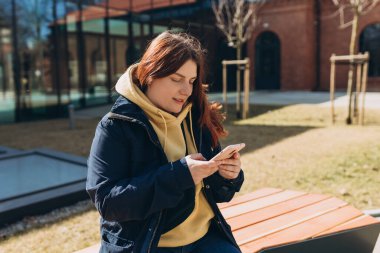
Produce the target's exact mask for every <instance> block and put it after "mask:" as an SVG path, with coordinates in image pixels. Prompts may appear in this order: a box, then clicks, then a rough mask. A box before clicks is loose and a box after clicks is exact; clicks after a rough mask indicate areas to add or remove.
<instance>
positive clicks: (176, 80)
mask: <svg viewBox="0 0 380 253" xmlns="http://www.w3.org/2000/svg"><path fill="white" fill-rule="evenodd" d="M170 79H171V80H172V81H173V82H175V83H179V82H180V81H181V80H180V79H175V78H170Z"/></svg>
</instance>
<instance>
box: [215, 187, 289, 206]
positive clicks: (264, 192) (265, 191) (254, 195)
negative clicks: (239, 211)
mask: <svg viewBox="0 0 380 253" xmlns="http://www.w3.org/2000/svg"><path fill="white" fill-rule="evenodd" d="M282 191H284V190H282V189H277V188H262V189H259V190H257V191H254V192H250V193H247V194H244V195H242V196H239V197H236V198H233V199H232V200H231V201H230V202H228V203H220V204H218V206H219V208H220V209H223V208H226V207H229V206H234V205H238V204H241V203H244V202H248V201H250V200H254V199H258V198H263V197H266V196H269V195H272V194H274V193H278V192H282Z"/></svg>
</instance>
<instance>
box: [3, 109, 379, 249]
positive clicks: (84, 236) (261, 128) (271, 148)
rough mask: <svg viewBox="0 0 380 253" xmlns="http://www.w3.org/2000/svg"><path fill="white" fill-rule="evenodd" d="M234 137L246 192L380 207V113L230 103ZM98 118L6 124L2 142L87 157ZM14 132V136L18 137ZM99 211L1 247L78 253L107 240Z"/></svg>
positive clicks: (62, 221) (7, 241)
mask: <svg viewBox="0 0 380 253" xmlns="http://www.w3.org/2000/svg"><path fill="white" fill-rule="evenodd" d="M228 112H229V116H230V117H229V119H228V120H227V121H226V122H225V126H226V128H227V129H228V130H229V132H230V135H229V137H227V138H226V139H224V140H222V144H223V146H225V145H228V144H233V143H238V142H245V143H246V144H247V147H246V148H245V149H244V150H243V151H242V153H241V155H242V158H241V159H242V167H243V169H244V171H245V175H246V180H245V183H244V185H243V187H242V190H241V192H240V193H239V195H240V194H244V193H247V192H250V191H253V190H256V189H259V188H262V187H278V188H284V189H293V190H300V191H308V192H313V193H323V194H328V195H332V196H336V197H338V198H341V199H343V200H345V201H347V202H349V203H350V204H352V205H354V206H355V207H357V208H359V209H374V208H380V192H379V191H378V185H379V184H380V173H379V170H380V111H379V110H377V111H376V110H367V111H366V124H365V126H358V125H351V126H346V125H345V124H344V118H345V110H343V109H339V108H338V109H337V124H336V125H332V124H331V123H330V113H329V112H330V111H329V108H327V107H319V106H309V105H294V106H285V107H272V106H257V107H254V108H251V114H250V115H251V116H250V117H249V118H248V119H246V120H236V118H234V114H235V112H234V109H233V107H230V108H228ZM96 124H97V120H81V121H78V122H77V126H78V127H77V129H75V130H69V129H68V122H67V120H51V121H40V122H33V123H23V124H12V125H4V126H0V140H1V144H0V145H5V146H9V147H13V148H20V149H29V148H34V147H40V146H44V147H49V148H53V149H57V150H60V151H64V152H69V153H73V154H77V155H82V156H87V155H88V152H89V148H90V144H91V140H92V137H93V134H94V130H95V126H96ZM9 133H12V135H10V134H9ZM98 218H99V217H98V214H97V212H96V211H95V210H93V209H91V210H87V211H84V212H82V213H79V214H76V215H74V216H72V217H69V218H65V219H60V220H58V221H56V222H53V223H50V224H45V225H43V226H39V227H37V228H34V229H28V230H26V231H23V232H21V233H18V234H16V235H13V236H11V237H9V238H5V239H3V240H2V241H1V242H0V252H1V253H3V252H7V253H8V252H18V253H19V252H28V253H29V252H38V253H44V252H49V253H51V252H72V251H74V250H78V249H81V248H84V247H86V246H89V245H92V244H95V243H98V242H99V232H98V231H99V228H98Z"/></svg>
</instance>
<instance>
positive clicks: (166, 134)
mask: <svg viewBox="0 0 380 253" xmlns="http://www.w3.org/2000/svg"><path fill="white" fill-rule="evenodd" d="M157 114H159V115H160V116H161V118H162V119H163V120H164V124H165V138H164V152H165V153H166V151H165V148H166V139H167V137H168V126H167V124H166V120H165V117H164V115H162V113H161V111H160V110H158V111H157Z"/></svg>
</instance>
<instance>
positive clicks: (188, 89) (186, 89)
mask: <svg viewBox="0 0 380 253" xmlns="http://www.w3.org/2000/svg"><path fill="white" fill-rule="evenodd" d="M192 92H193V86H192V85H191V84H189V83H184V84H183V85H182V87H181V95H185V96H188V97H189V96H190V95H191V93H192Z"/></svg>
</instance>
